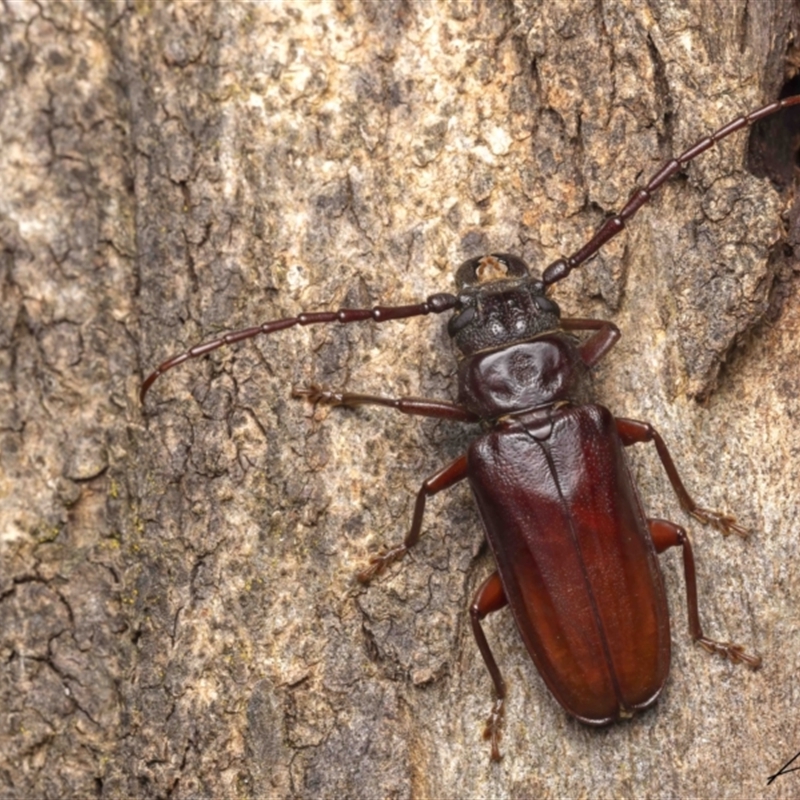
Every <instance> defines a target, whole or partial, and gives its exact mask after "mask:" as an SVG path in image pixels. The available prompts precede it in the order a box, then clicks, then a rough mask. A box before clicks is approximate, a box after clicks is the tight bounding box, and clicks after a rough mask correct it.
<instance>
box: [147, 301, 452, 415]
mask: <svg viewBox="0 0 800 800" xmlns="http://www.w3.org/2000/svg"><path fill="white" fill-rule="evenodd" d="M455 304H456V298H455V296H454V295H452V294H447V293H446V292H440V293H439V294H432V295H431V296H430V297H429V298H428V299H427V300H426V301H425V302H424V303H415V304H414V305H410V306H375V307H374V308H341V309H339V310H338V311H319V312H314V313H310V314H299V315H298V316H296V317H286V318H284V319H276V320H273V321H272V322H264V323H262V324H261V325H256V326H255V327H254V328H242V330H238V331H231V332H230V333H226V334H225V335H224V336H220V337H219V339H214V340H213V341H210V342H203V343H202V344H198V345H195V346H194V347H191V348H189V349H188V350H186V351H185V352H183V353H179V354H178V355H176V356H172V358H168V359H167V360H166V361H165V362H164V363H163V364H160V365H159V366H158V367H156V368H155V369H154V370H153V371H152V372H151V373H150V374H149V375H148V376H147V378H146V379H145V381H144V383H143V384H142V388H141V389H140V390H139V402H141V403H144V398H145V395H146V394H147V390H148V389H149V388H150V387H151V386H152V385H153V383H155V381H156V379H157V378H158V377H159V376H160V375H163V374H164V373H165V372H167V370H170V369H172V368H173V367H177V366H178V365H179V364H183V362H184V361H189V359H192V358H199V357H200V356H204V355H205V354H206V353H210V352H211V351H212V350H217V349H218V348H220V347H224V346H225V345H228V344H234V343H235V342H241V341H243V340H244V339H252V338H253V337H254V336H259V335H260V334H262V333H275V332H276V331H282V330H284V329H285V328H293V327H294V326H295V325H316V324H319V323H326V322H342V323H347V322H362V321H363V320H368V319H370V320H373V321H374V322H386V321H387V320H390V319H405V318H407V317H417V316H420V315H422V314H441V313H442V312H443V311H449V310H450V309H451V308H453V307H454V306H455Z"/></svg>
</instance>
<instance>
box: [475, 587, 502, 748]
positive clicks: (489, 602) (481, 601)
mask: <svg viewBox="0 0 800 800" xmlns="http://www.w3.org/2000/svg"><path fill="white" fill-rule="evenodd" d="M506 605H508V600H507V599H506V595H505V592H504V591H503V584H502V583H500V576H499V575H498V574H497V572H496V571H495V572H493V573H492V574H491V575H490V576H489V577H488V578H487V579H486V580H485V581H484V583H483V585H482V586H481V588H480V589H478V591H477V592H476V593H475V597H474V598H473V600H472V605H471V606H470V609H469V616H470V619H471V620H472V633H473V634H474V636H475V641H476V642H477V643H478V649H479V650H480V651H481V655H482V656H483V660H484V663H485V664H486V668H487V669H488V670H489V674H490V675H491V676H492V682H493V683H494V697H495V700H494V705H493V706H492V713H491V714H490V715H489V719H488V720H487V721H486V729H485V730H484V732H483V738H484V739H489V740H490V741H491V743H492V761H499V760H500V759H501V758H502V756H501V755H500V747H499V745H500V727H501V725H502V723H503V703H504V701H505V698H506V684H505V681H504V680H503V676H502V675H501V674H500V670H499V669H498V667H497V662H496V661H495V660H494V656H493V655H492V651H491V649H490V648H489V643H488V642H487V641H486V636H485V634H484V633H483V628H482V627H481V620H482V619H483V618H484V617H485V616H486V615H487V614H491V613H492V612H493V611H499V610H500V609H501V608H503V607H505V606H506Z"/></svg>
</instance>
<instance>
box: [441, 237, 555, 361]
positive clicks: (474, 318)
mask: <svg viewBox="0 0 800 800" xmlns="http://www.w3.org/2000/svg"><path fill="white" fill-rule="evenodd" d="M456 285H457V286H458V301H457V303H456V306H455V313H454V314H453V316H452V317H451V318H450V322H449V324H448V326H447V332H448V333H449V334H450V337H451V338H452V339H453V340H454V341H455V344H456V347H458V349H459V350H460V351H461V353H462V354H463V355H465V356H468V355H471V354H472V353H476V352H478V351H481V350H493V349H497V348H500V347H504V346H506V345H511V344H514V343H515V342H524V341H527V340H529V339H532V338H534V337H535V336H537V335H539V334H540V333H544V332H545V331H549V330H553V329H555V328H558V325H559V319H560V317H561V310H560V309H559V307H558V305H557V304H556V303H555V302H554V301H553V300H551V299H550V298H549V297H547V296H546V291H547V287H546V286H545V285H544V283H543V282H542V281H541V280H540V279H539V278H533V277H531V275H530V272H529V270H528V265H527V264H526V263H525V262H524V261H523V260H522V259H521V258H518V257H517V256H512V255H509V254H507V253H492V254H491V255H488V256H478V257H477V258H471V259H469V260H468V261H465V262H464V263H463V264H462V265H461V266H460V267H459V268H458V271H457V272H456Z"/></svg>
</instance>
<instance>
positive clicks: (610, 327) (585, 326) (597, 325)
mask: <svg viewBox="0 0 800 800" xmlns="http://www.w3.org/2000/svg"><path fill="white" fill-rule="evenodd" d="M561 327H562V329H563V330H565V331H597V333H595V334H594V335H593V336H590V337H589V338H588V339H587V340H586V341H585V342H582V343H581V344H580V346H579V347H578V352H579V353H580V354H581V361H583V363H584V364H585V365H586V367H587V368H589V367H593V366H594V365H595V364H596V363H597V362H598V361H600V359H601V358H604V357H605V355H606V353H608V351H609V350H610V349H611V348H612V347H613V346H614V345H615V344H616V343H617V342H618V341H619V337H620V336H621V334H620V332H619V328H618V327H617V326H616V325H615V324H614V323H613V322H608V320H604V319H583V318H579V317H575V318H572V319H562V320H561Z"/></svg>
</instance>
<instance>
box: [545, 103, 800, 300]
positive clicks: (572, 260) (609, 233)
mask: <svg viewBox="0 0 800 800" xmlns="http://www.w3.org/2000/svg"><path fill="white" fill-rule="evenodd" d="M798 103H800V95H795V96H794V97H786V98H784V99H783V100H776V101H775V102H774V103H770V104H769V105H766V106H764V107H763V108H759V109H758V110H756V111H753V112H751V113H750V114H745V115H744V116H742V117H737V118H736V119H735V120H733V122H729V123H728V124H727V125H723V126H722V127H721V128H720V129H719V130H718V131H714V133H712V134H710V135H709V136H706V137H704V138H703V139H700V141H698V142H695V143H694V144H693V145H692V146H691V147H689V148H688V149H687V150H685V151H684V152H683V153H681V154H680V155H679V156H678V157H677V158H673V159H672V160H671V161H668V162H667V163H666V164H664V166H663V167H661V169H660V170H659V171H658V172H656V174H655V175H653V177H652V178H651V179H650V181H649V182H648V183H647V184H646V185H645V186H643V187H642V186H637V187H636V189H634V191H633V193H632V194H631V197H630V200H628V202H627V203H626V205H625V207H624V208H623V209H622V211H620V212H619V214H614V216H612V217H609V218H608V219H607V220H606V221H605V222H604V223H603V224H602V225H601V226H600V228H599V229H598V231H597V233H595V235H594V236H592V238H591V239H589V241H588V242H586V244H585V245H583V247H581V248H580V249H579V250H576V251H575V252H574V253H573V254H572V255H571V256H569V258H558V259H556V260H555V261H554V262H553V263H552V264H550V265H549V266H548V267H547V269H545V271H544V272H543V273H542V281H543V282H544V285H545V286H552V285H553V284H554V283H557V282H558V281H560V280H562V279H563V278H566V277H567V275H569V274H570V272H572V270H574V269H575V267H579V266H580V265H581V264H583V263H584V262H585V261H588V260H589V259H590V258H591V257H592V256H593V255H594V254H595V253H597V251H598V250H599V249H600V248H601V247H602V246H603V245H604V244H605V243H606V242H608V241H610V240H611V239H613V238H614V237H615V236H616V235H617V234H618V233H619V232H620V231H621V230H622V229H623V228H624V227H625V223H627V222H628V220H629V219H631V218H632V217H633V216H634V214H636V212H637V211H638V210H639V209H640V208H641V207H642V206H643V205H645V203H648V202H650V199H651V198H652V197H653V194H655V192H656V191H657V190H658V189H660V188H661V186H662V184H664V183H666V182H667V181H668V180H669V179H670V178H671V177H672V176H673V175H675V174H677V173H678V172H680V171H681V170H682V169H684V168H685V167H686V165H687V164H688V163H689V162H690V161H692V160H693V159H695V158H697V156H699V155H700V154H701V153H705V151H706V150H708V149H709V148H710V147H712V146H713V145H715V144H718V143H719V142H721V141H722V140H723V139H724V138H725V137H726V136H730V135H731V134H732V133H736V131H739V130H742V128H748V127H750V125H752V124H753V123H754V122H758V121H759V120H760V119H764V117H769V116H772V115H773V114H777V113H778V112H779V111H783V109H784V108H788V107H789V106H796V105H797V104H798Z"/></svg>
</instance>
